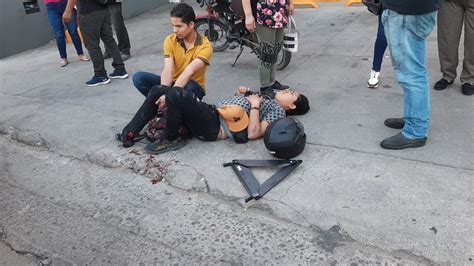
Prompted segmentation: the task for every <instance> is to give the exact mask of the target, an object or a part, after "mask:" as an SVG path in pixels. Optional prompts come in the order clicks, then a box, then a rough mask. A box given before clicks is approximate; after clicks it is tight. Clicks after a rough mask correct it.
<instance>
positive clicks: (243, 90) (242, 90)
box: [236, 86, 250, 95]
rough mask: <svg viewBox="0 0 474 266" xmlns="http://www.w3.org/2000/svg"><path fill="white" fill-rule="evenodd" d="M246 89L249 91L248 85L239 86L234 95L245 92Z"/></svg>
mask: <svg viewBox="0 0 474 266" xmlns="http://www.w3.org/2000/svg"><path fill="white" fill-rule="evenodd" d="M248 91H250V88H249V87H245V86H240V87H239V90H238V92H237V93H236V95H239V94H245V93H247V92H248Z"/></svg>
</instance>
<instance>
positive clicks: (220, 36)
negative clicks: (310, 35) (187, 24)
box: [195, 0, 291, 70]
mask: <svg viewBox="0 0 474 266" xmlns="http://www.w3.org/2000/svg"><path fill="white" fill-rule="evenodd" d="M196 1H197V2H198V3H199V5H200V6H201V7H204V6H206V12H205V13H203V14H200V15H198V16H197V18H196V24H195V28H196V31H197V32H199V33H201V34H202V35H204V36H206V37H207V38H208V39H209V41H210V42H211V43H212V48H213V50H214V52H222V51H225V50H226V49H227V48H229V49H235V48H237V47H239V48H240V51H239V53H238V54H237V57H236V58H235V60H234V63H233V64H232V66H234V65H235V64H236V63H237V60H238V59H239V57H240V55H241V54H242V52H243V50H244V47H248V48H250V49H251V51H252V53H254V54H256V55H257V57H260V45H259V44H258V41H257V36H256V34H255V33H250V32H249V31H248V30H247V29H246V28H245V16H244V14H243V10H242V2H241V0H233V1H232V0H196ZM290 61H291V53H290V52H289V51H286V50H284V49H280V53H279V54H278V59H277V63H276V68H277V69H278V70H281V69H284V68H285V67H287V66H288V64H289V63H290Z"/></svg>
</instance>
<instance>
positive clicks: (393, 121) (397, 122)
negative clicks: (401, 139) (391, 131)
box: [383, 118, 405, 129]
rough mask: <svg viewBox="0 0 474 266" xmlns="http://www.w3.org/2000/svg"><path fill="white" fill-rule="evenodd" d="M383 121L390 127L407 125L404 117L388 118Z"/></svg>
mask: <svg viewBox="0 0 474 266" xmlns="http://www.w3.org/2000/svg"><path fill="white" fill-rule="evenodd" d="M383 123H384V125H386V126H387V127H389V128H396V129H402V128H403V127H404V126H405V121H404V120H403V118H387V119H386V120H385V121H384V122H383Z"/></svg>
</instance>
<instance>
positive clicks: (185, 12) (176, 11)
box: [170, 3, 196, 24]
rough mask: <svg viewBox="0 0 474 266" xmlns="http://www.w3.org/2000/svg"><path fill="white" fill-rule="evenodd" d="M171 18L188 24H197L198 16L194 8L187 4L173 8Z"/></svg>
mask: <svg viewBox="0 0 474 266" xmlns="http://www.w3.org/2000/svg"><path fill="white" fill-rule="evenodd" d="M170 16H171V17H173V18H180V19H181V21H183V23H186V24H189V23H191V22H196V15H195V14H194V10H193V8H192V7H191V6H190V5H188V4H186V3H180V4H177V5H176V6H175V7H173V9H171V12H170Z"/></svg>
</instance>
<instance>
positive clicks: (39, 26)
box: [0, 0, 168, 58]
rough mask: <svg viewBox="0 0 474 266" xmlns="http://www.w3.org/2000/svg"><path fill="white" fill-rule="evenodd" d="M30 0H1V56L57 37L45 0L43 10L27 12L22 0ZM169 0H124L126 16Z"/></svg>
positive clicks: (30, 47)
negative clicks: (47, 14)
mask: <svg viewBox="0 0 474 266" xmlns="http://www.w3.org/2000/svg"><path fill="white" fill-rule="evenodd" d="M26 1H28V0H0V32H1V33H2V34H1V37H0V38H1V40H0V58H4V57H7V56H10V55H13V54H16V53H20V52H23V51H26V50H29V49H33V48H36V47H39V46H42V45H44V44H46V43H48V42H49V41H50V40H52V39H53V38H54V35H53V31H52V30H51V26H50V25H49V22H48V18H47V16H46V12H45V7H44V4H43V0H38V3H39V6H40V12H38V13H34V14H29V15H27V14H25V9H24V8H23V2H26ZM167 2H168V1H167V0H125V1H124V2H123V4H122V5H123V6H122V11H123V15H124V17H125V19H127V18H131V17H133V16H136V15H139V14H141V13H143V12H145V11H148V10H150V9H152V8H155V7H157V6H159V5H162V4H165V3H167Z"/></svg>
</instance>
